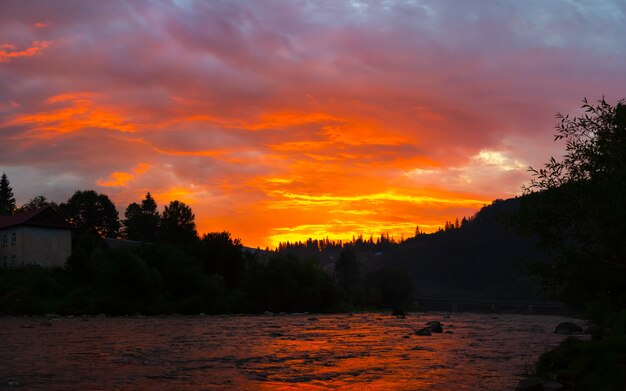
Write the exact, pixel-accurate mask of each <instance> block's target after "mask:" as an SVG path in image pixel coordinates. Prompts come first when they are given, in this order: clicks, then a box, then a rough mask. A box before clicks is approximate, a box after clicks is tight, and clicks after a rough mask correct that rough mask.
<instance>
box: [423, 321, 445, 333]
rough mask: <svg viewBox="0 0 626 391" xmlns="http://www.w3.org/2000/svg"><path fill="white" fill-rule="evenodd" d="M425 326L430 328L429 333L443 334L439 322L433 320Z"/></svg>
mask: <svg viewBox="0 0 626 391" xmlns="http://www.w3.org/2000/svg"><path fill="white" fill-rule="evenodd" d="M426 325H427V326H428V327H429V328H430V331H431V332H432V333H443V327H442V325H441V322H438V321H436V320H433V321H430V322H426Z"/></svg>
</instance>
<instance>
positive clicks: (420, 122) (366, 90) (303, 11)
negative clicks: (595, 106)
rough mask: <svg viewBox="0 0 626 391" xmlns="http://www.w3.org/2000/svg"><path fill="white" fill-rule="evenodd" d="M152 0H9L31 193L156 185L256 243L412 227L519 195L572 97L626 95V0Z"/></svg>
mask: <svg viewBox="0 0 626 391" xmlns="http://www.w3.org/2000/svg"><path fill="white" fill-rule="evenodd" d="M147 4H148V3H140V2H130V3H122V2H93V3H88V4H82V5H79V6H77V5H76V4H75V3H73V2H65V1H55V2H49V1H41V2H38V1H33V2H28V3H27V4H26V3H25V2H22V1H3V2H2V4H1V5H0V86H2V88H0V137H1V140H0V141H1V142H0V168H1V170H2V171H5V172H6V173H7V175H8V176H9V179H10V180H11V183H12V186H13V188H14V191H15V195H16V197H17V198H18V203H22V202H25V201H26V200H28V199H29V198H31V197H34V196H36V195H38V194H43V195H45V196H47V197H48V198H49V199H52V200H55V201H57V202H62V201H65V200H66V199H67V198H68V197H69V196H70V195H71V194H72V193H73V192H74V191H75V190H78V189H95V190H97V191H99V192H104V193H106V194H108V195H109V196H110V197H111V198H112V199H113V200H114V202H115V203H116V205H117V207H118V210H119V211H120V216H121V217H123V213H124V210H125V208H126V206H127V205H128V204H129V203H130V202H134V201H139V200H140V199H141V198H143V195H144V194H145V192H146V191H150V192H152V194H153V195H154V196H155V198H156V200H157V201H158V202H159V205H160V206H161V207H162V206H163V205H164V204H165V203H167V202H169V201H171V200H173V199H178V200H181V201H183V202H186V203H188V204H190V205H191V206H192V208H193V210H194V212H195V214H196V222H197V225H198V228H199V231H200V232H208V231H216V230H227V231H230V232H231V233H232V234H233V236H235V237H237V238H241V239H242V241H243V243H244V244H245V245H248V246H263V247H264V246H275V245H276V244H277V243H278V242H279V241H286V240H290V241H293V240H305V239H307V238H308V237H326V236H327V237H329V238H332V239H350V238H352V236H353V235H359V234H363V235H365V236H369V235H374V236H378V235H380V234H381V233H383V232H387V233H389V234H391V235H394V236H395V237H397V238H400V237H401V236H404V237H409V236H412V235H413V233H414V231H415V226H416V225H419V226H420V227H421V228H422V230H424V231H431V230H435V229H436V228H437V227H439V226H442V225H443V224H444V222H445V220H453V219H454V218H456V217H459V218H460V217H462V216H470V215H473V214H474V213H475V212H476V211H477V210H478V209H479V208H480V207H481V206H482V205H484V204H488V203H490V202H491V200H493V199H495V198H506V197H511V196H515V195H517V194H519V193H520V186H521V185H522V184H523V183H525V182H526V181H527V178H528V174H527V172H526V171H525V170H526V168H527V167H528V165H537V164H539V163H540V162H542V161H545V160H546V159H547V157H549V156H550V155H551V154H558V153H559V151H560V147H559V146H558V145H555V144H553V143H552V142H551V140H552V138H551V136H552V131H553V126H554V123H555V122H556V121H555V117H554V115H555V113H556V112H557V111H561V112H566V113H572V112H576V111H577V109H578V107H579V106H580V100H581V99H582V97H584V96H587V97H588V98H590V99H591V100H594V99H597V98H599V97H600V96H601V95H602V94H605V95H606V97H607V99H608V100H609V101H614V100H617V99H618V98H622V97H623V94H624V91H626V88H625V87H626V72H624V71H623V70H624V69H626V49H624V45H623V43H622V42H621V38H620V37H623V36H624V33H626V27H625V26H624V23H623V20H624V18H625V16H626V10H625V7H624V5H623V3H620V2H612V1H603V2H594V6H585V5H584V4H579V3H571V2H568V1H555V2H549V4H548V2H537V3H536V4H534V6H530V5H529V4H527V3H526V2H519V3H518V2H511V3H510V4H508V5H502V4H495V3H494V4H489V3H485V2H475V3H474V2H472V1H469V2H463V3H462V4H459V3H458V2H451V3H448V2H446V1H432V2H429V1H415V2H411V1H388V2H366V1H332V2H328V1H321V0H320V1H309V2H296V1H293V2H290V1H273V0H268V1H263V2H256V1H232V2H194V1H172V2H168V1H164V2H160V3H152V4H150V6H148V5H147ZM581 22H582V23H581ZM620 94H621V95H620Z"/></svg>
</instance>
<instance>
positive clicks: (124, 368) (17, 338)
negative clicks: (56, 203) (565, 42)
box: [0, 313, 580, 390]
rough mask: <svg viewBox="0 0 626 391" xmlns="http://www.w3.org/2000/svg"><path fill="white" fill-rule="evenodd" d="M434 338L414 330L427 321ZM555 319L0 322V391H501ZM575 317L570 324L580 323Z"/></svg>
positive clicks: (534, 353) (545, 340)
mask: <svg viewBox="0 0 626 391" xmlns="http://www.w3.org/2000/svg"><path fill="white" fill-rule="evenodd" d="M432 320H438V321H441V322H442V324H443V329H444V333H442V334H433V335H432V336H417V335H415V333H414V331H415V330H417V329H419V328H421V327H424V323H425V322H427V321H432ZM562 321H571V319H569V318H564V317H560V316H534V315H495V316H494V315H488V314H470V313H452V314H444V313H425V314H411V315H409V316H407V317H406V319H397V318H395V317H392V316H389V315H383V314H354V315H353V316H348V315H345V314H341V315H308V314H303V315H281V316H278V315H276V316H269V315H268V316H245V315H242V316H194V317H185V316H180V317H146V318H143V317H120V318H98V317H89V318H54V319H43V318H25V317H24V318H14V317H3V318H0V389H9V388H11V389H13V388H14V387H19V388H20V389H28V390H154V389H163V390H213V389H215V390H221V389H227V390H230V389H232V390H327V389H342V390H344V389H345V390H512V389H514V388H515V385H516V384H517V382H518V381H519V380H520V379H521V378H522V375H523V373H524V372H525V371H526V370H527V369H528V366H529V365H531V364H532V363H533V362H534V361H535V360H536V359H537V357H538V356H539V355H540V354H541V353H542V352H543V351H544V350H545V349H546V348H547V347H550V346H554V345H556V344H558V343H559V342H560V341H561V340H562V339H563V338H564V336H562V335H558V334H554V333H553V331H554V328H555V326H556V325H557V324H558V323H559V322H562ZM579 323H580V322H579Z"/></svg>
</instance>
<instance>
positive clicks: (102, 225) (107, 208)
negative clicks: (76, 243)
mask: <svg viewBox="0 0 626 391" xmlns="http://www.w3.org/2000/svg"><path fill="white" fill-rule="evenodd" d="M59 210H60V212H61V213H62V214H63V215H64V216H65V217H66V218H67V219H68V221H69V222H70V223H71V224H73V225H74V229H75V230H76V231H77V232H78V233H79V234H94V235H98V236H100V237H117V236H118V235H119V230H120V222H119V217H118V212H117V209H116V208H115V205H114V204H113V202H112V201H111V199H110V198H109V197H107V196H106V195H105V194H98V193H96V192H95V191H93V190H82V191H81V190H79V191H76V192H75V193H74V195H73V196H72V197H70V199H69V200H67V202H65V203H62V204H61V205H60V206H59Z"/></svg>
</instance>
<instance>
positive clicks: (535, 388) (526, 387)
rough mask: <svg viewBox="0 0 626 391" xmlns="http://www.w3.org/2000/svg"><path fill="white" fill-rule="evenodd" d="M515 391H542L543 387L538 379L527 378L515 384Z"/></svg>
mask: <svg viewBox="0 0 626 391" xmlns="http://www.w3.org/2000/svg"><path fill="white" fill-rule="evenodd" d="M515 391H543V385H542V384H541V379H540V378H538V377H529V378H528V379H522V380H520V381H519V383H517V387H515Z"/></svg>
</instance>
